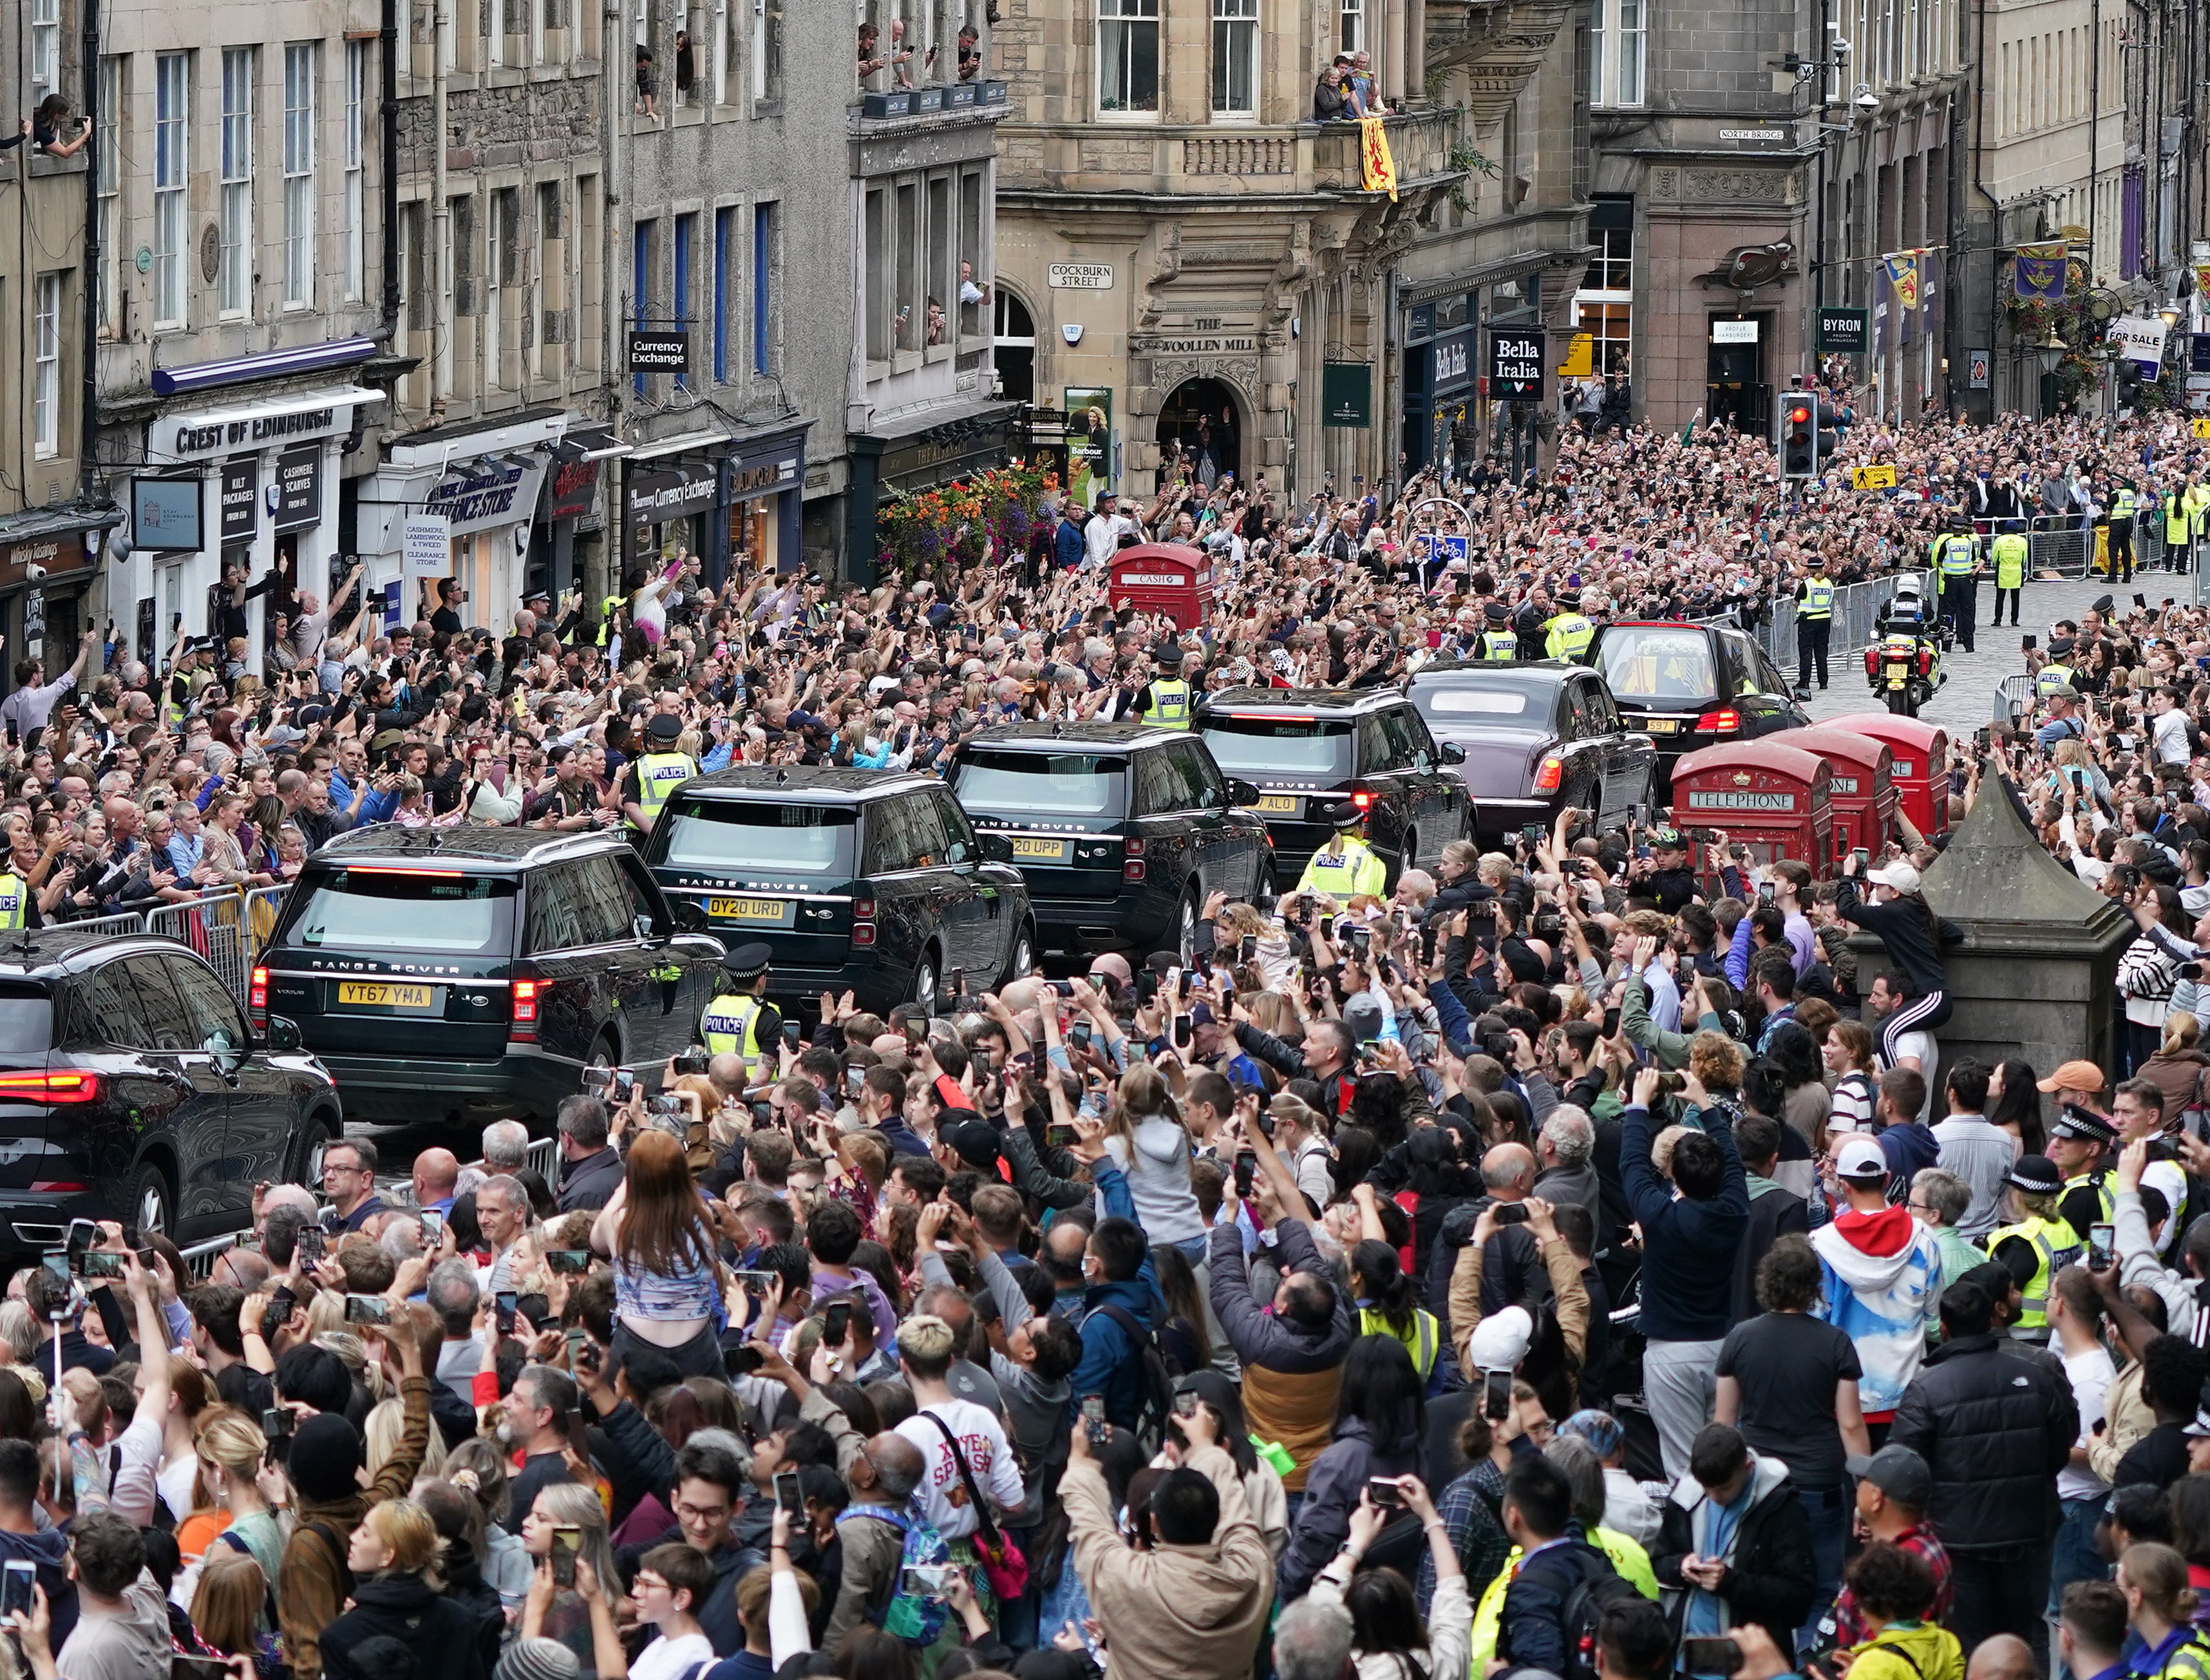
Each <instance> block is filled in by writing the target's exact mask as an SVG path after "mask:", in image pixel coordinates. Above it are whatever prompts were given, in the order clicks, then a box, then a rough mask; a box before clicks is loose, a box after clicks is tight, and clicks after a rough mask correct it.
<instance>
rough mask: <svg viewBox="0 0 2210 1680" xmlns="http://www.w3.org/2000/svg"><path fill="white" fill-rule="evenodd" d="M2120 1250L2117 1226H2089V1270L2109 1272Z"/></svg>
mask: <svg viewBox="0 0 2210 1680" xmlns="http://www.w3.org/2000/svg"><path fill="white" fill-rule="evenodd" d="M2117 1251H2118V1231H2117V1227H2116V1226H2115V1225H2109V1224H2093V1225H2090V1226H2088V1227H2087V1270H2089V1271H2090V1272H2108V1271H2109V1270H2110V1262H2111V1261H2112V1260H2114V1259H2116V1256H2117Z"/></svg>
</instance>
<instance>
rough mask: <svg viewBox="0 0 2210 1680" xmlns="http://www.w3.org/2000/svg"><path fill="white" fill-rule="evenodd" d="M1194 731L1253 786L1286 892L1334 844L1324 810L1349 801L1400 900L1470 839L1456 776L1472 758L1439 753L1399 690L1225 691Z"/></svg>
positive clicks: (1446, 750)
mask: <svg viewBox="0 0 2210 1680" xmlns="http://www.w3.org/2000/svg"><path fill="white" fill-rule="evenodd" d="M1197 727H1198V728H1199V730H1201V731H1202V732H1203V734H1204V737H1205V745H1206V746H1209V747H1211V749H1212V756H1213V758H1215V759H1217V761H1218V762H1219V764H1220V767H1221V768H1222V769H1223V770H1224V771H1227V772H1228V774H1229V775H1230V776H1236V777H1245V778H1247V779H1248V780H1249V781H1250V782H1252V783H1255V784H1256V792H1257V794H1258V795H1259V797H1258V798H1257V800H1256V801H1254V802H1253V803H1254V805H1255V807H1256V809H1257V811H1258V813H1259V816H1261V817H1263V818H1264V819H1265V823H1266V832H1267V833H1268V834H1270V835H1271V836H1272V837H1273V841H1274V853H1275V856H1276V859H1277V867H1279V869H1280V870H1281V872H1282V879H1283V882H1285V883H1290V884H1294V883H1295V881H1296V880H1297V879H1299V877H1300V876H1301V874H1302V873H1303V872H1304V867H1305V865H1306V864H1307V862H1309V861H1311V859H1312V855H1313V853H1314V852H1316V851H1318V850H1319V849H1320V848H1321V847H1322V846H1325V844H1326V843H1328V841H1329V839H1330V838H1331V837H1332V836H1333V835H1334V833H1335V829H1334V826H1333V825H1331V823H1330V822H1329V821H1328V819H1327V807H1329V806H1331V805H1335V804H1338V803H1340V802H1342V801H1345V800H1348V801H1350V802H1351V803H1352V804H1354V805H1356V806H1357V807H1359V808H1360V809H1361V810H1362V811H1364V812H1365V813H1366V843H1367V844H1368V845H1369V846H1371V847H1373V849H1374V850H1375V851H1376V852H1377V853H1379V854H1380V857H1381V859H1382V861H1383V862H1384V863H1386V865H1387V866H1388V870H1389V885H1390V886H1391V887H1392V888H1393V887H1394V886H1395V885H1396V884H1397V877H1398V875H1399V874H1401V873H1404V871H1405V870H1406V869H1410V868H1421V869H1433V868H1434V867H1435V866H1436V864H1438V863H1439V862H1440V861H1441V860H1442V855H1443V848H1444V847H1445V846H1447V845H1448V844H1450V843H1451V842H1452V841H1453V840H1458V839H1464V838H1470V837H1471V836H1472V834H1473V809H1472V806H1471V803H1470V801H1469V800H1468V798H1467V795H1466V790H1465V783H1464V781H1463V780H1462V779H1460V777H1459V776H1458V770H1457V766H1458V765H1459V764H1464V762H1465V750H1464V748H1463V747H1460V746H1452V745H1451V744H1450V743H1448V742H1445V743H1444V744H1443V745H1442V746H1436V745H1435V740H1434V736H1433V735H1431V734H1428V726H1427V723H1426V722H1425V720H1423V719H1422V717H1421V716H1420V714H1419V712H1418V710H1416V708H1415V707H1414V706H1413V704H1412V703H1411V702H1410V700H1408V699H1406V698H1404V694H1403V693H1402V692H1400V691H1399V690H1397V689H1394V688H1354V689H1340V688H1289V689H1282V688H1226V689H1223V690H1221V691H1220V692H1218V693H1217V694H1214V695H1212V696H1211V697H1210V698H1208V699H1206V701H1205V704H1204V705H1203V706H1202V707H1201V708H1200V710H1199V714H1198V724H1197Z"/></svg>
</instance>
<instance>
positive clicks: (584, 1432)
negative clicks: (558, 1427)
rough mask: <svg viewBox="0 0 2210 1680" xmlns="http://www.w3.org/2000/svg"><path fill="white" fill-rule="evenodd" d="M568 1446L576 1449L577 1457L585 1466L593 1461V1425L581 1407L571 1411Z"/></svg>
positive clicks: (572, 1408)
mask: <svg viewBox="0 0 2210 1680" xmlns="http://www.w3.org/2000/svg"><path fill="white" fill-rule="evenodd" d="M568 1445H569V1446H571V1447H573V1448H575V1451H576V1456H577V1458H579V1459H582V1460H583V1462H584V1463H585V1464H589V1462H590V1461H591V1423H590V1420H589V1418H587V1417H584V1416H583V1409H582V1408H581V1407H580V1406H577V1407H571V1408H570V1409H569V1412H568Z"/></svg>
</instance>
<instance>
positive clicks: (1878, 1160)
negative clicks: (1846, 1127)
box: [1834, 1132, 1887, 1179]
mask: <svg viewBox="0 0 2210 1680" xmlns="http://www.w3.org/2000/svg"><path fill="white" fill-rule="evenodd" d="M1834 1172H1835V1175H1836V1176H1838V1177H1841V1178H1881V1179H1884V1178H1886V1177H1887V1156H1886V1155H1885V1154H1883V1153H1882V1152H1881V1147H1880V1145H1878V1144H1877V1143H1875V1142H1874V1141H1873V1139H1870V1138H1869V1137H1866V1136H1865V1135H1864V1134H1863V1133H1861V1132H1854V1133H1851V1134H1850V1135H1849V1136H1847V1137H1845V1138H1844V1139H1842V1143H1841V1146H1840V1147H1839V1149H1837V1150H1836V1151H1834Z"/></svg>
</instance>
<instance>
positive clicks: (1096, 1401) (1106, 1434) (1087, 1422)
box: [1082, 1394, 1113, 1447]
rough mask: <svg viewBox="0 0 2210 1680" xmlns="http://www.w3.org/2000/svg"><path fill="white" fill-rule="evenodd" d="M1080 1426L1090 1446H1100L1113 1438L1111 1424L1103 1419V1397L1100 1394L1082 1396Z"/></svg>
mask: <svg viewBox="0 0 2210 1680" xmlns="http://www.w3.org/2000/svg"><path fill="white" fill-rule="evenodd" d="M1082 1426H1083V1429H1084V1431H1085V1432H1086V1433H1087V1434H1088V1435H1089V1437H1090V1445H1091V1446H1092V1447H1102V1446H1103V1445H1104V1444H1105V1443H1106V1442H1107V1441H1110V1440H1111V1439H1112V1438H1113V1426H1112V1425H1111V1424H1110V1423H1107V1422H1106V1421H1105V1397H1104V1396H1103V1395H1102V1394H1085V1395H1084V1396H1083V1397H1082Z"/></svg>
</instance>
